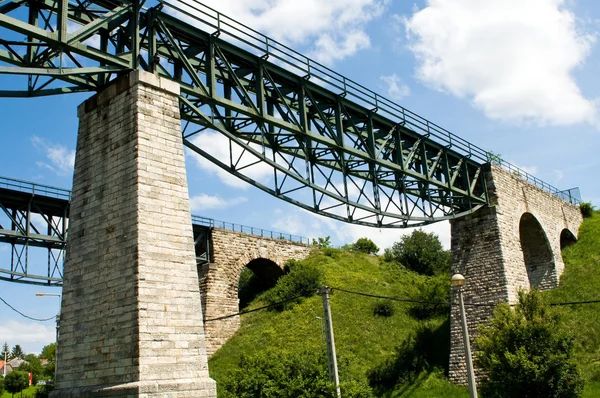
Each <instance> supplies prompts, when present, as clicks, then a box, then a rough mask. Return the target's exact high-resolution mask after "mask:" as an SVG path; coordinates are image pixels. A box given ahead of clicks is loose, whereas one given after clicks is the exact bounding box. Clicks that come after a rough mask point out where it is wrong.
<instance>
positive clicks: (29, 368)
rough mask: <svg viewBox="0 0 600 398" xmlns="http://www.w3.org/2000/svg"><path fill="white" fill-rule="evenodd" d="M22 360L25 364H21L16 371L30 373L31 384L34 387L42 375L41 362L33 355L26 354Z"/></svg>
mask: <svg viewBox="0 0 600 398" xmlns="http://www.w3.org/2000/svg"><path fill="white" fill-rule="evenodd" d="M23 359H25V361H27V362H23V363H22V364H21V365H19V368H18V369H19V370H22V371H25V372H27V373H31V378H32V383H33V384H34V385H36V384H37V382H38V380H39V378H40V376H42V375H43V374H44V367H43V366H42V361H41V360H40V359H39V358H38V357H37V356H36V355H35V354H27V355H25V357H24V358H23Z"/></svg>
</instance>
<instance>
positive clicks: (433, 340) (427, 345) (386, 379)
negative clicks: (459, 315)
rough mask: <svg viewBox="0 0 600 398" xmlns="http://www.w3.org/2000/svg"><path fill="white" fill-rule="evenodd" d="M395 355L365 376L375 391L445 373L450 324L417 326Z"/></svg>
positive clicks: (448, 354) (446, 369)
mask: <svg viewBox="0 0 600 398" xmlns="http://www.w3.org/2000/svg"><path fill="white" fill-rule="evenodd" d="M395 351H396V352H395V355H394V356H393V357H390V358H388V359H387V360H385V361H383V362H382V363H380V364H379V365H378V366H376V367H375V368H374V369H372V370H371V371H370V372H369V374H368V375H367V377H368V379H369V384H370V385H371V387H373V388H374V389H375V390H376V391H383V390H387V389H391V388H394V386H396V385H398V384H401V383H406V382H412V381H414V380H415V379H416V378H417V377H418V376H419V374H420V373H422V372H424V371H426V372H433V371H438V370H441V371H444V373H447V371H448V357H449V356H450V320H449V319H448V320H446V321H445V322H444V323H443V324H442V325H440V326H435V324H433V323H428V322H426V323H423V324H421V325H419V327H418V328H417V331H416V332H415V333H413V334H411V335H409V336H408V338H407V339H406V340H404V341H403V342H402V344H401V345H400V346H398V347H397V348H396V350H395Z"/></svg>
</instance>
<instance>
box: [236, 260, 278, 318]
mask: <svg viewBox="0 0 600 398" xmlns="http://www.w3.org/2000/svg"><path fill="white" fill-rule="evenodd" d="M246 269H247V270H248V271H249V272H250V273H251V275H247V276H246V275H245V276H244V277H242V275H244V270H246ZM283 274H284V272H283V269H281V267H280V266H279V265H277V264H276V263H275V262H274V261H272V260H270V259H268V258H263V257H259V258H255V259H253V260H250V262H249V263H248V264H246V266H245V267H244V268H243V269H242V270H241V271H240V277H239V280H238V289H237V297H238V302H239V308H240V310H241V309H242V308H244V307H245V306H246V305H247V304H248V303H249V302H250V301H252V300H253V299H254V298H255V297H256V296H257V295H258V294H260V293H262V292H264V291H265V290H267V289H270V288H272V287H273V286H275V284H276V283H277V280H278V279H279V278H281V277H282V276H283ZM242 285H243V286H242Z"/></svg>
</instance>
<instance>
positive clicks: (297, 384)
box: [219, 351, 373, 398]
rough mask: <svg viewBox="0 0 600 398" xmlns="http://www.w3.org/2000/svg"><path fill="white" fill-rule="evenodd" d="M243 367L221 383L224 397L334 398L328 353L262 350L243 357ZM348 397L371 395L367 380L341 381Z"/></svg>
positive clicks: (369, 397)
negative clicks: (328, 365) (363, 381)
mask: <svg viewBox="0 0 600 398" xmlns="http://www.w3.org/2000/svg"><path fill="white" fill-rule="evenodd" d="M238 366H239V367H238V368H237V369H236V370H235V371H234V372H232V373H231V374H229V375H228V376H227V377H225V378H224V379H223V380H222V381H221V382H220V384H219V397H220V398H234V397H235V398H261V397H264V398H271V397H273V398H275V397H277V398H311V397H323V398H334V397H335V396H336V395H335V388H334V385H333V383H331V382H330V381H329V376H328V370H327V369H328V367H327V354H326V353H325V352H319V351H317V352H315V351H305V352H295V353H285V354H284V353H281V352H273V351H272V352H262V353H258V354H255V355H253V356H242V358H241V359H240V362H239V365H238ZM341 388H342V393H343V396H344V397H348V398H371V397H372V396H373V394H372V392H371V389H370V388H369V386H368V385H366V384H365V383H361V382H360V381H357V380H349V381H348V382H347V383H342V384H341Z"/></svg>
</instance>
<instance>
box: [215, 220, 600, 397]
mask: <svg viewBox="0 0 600 398" xmlns="http://www.w3.org/2000/svg"><path fill="white" fill-rule="evenodd" d="M563 257H564V261H565V264H566V272H565V274H564V276H563V278H562V280H561V287H560V288H559V289H556V290H554V291H551V292H548V293H546V295H547V296H548V300H549V301H552V302H564V301H580V300H586V299H596V298H600V294H598V293H597V291H598V287H600V215H598V214H596V215H595V216H594V217H593V218H591V219H586V221H585V223H584V225H583V226H582V228H581V230H580V240H579V242H578V243H576V244H574V245H572V246H570V247H569V248H567V249H566V250H565V251H564V253H563ZM303 263H305V264H309V265H314V266H316V267H318V268H320V269H321V270H323V272H324V274H325V283H326V284H327V285H328V286H332V287H334V288H336V287H337V288H342V289H346V290H350V291H359V292H365V293H370V294H373V295H380V296H396V297H416V296H417V295H418V292H419V290H420V289H421V288H422V286H423V284H424V283H428V279H431V278H427V277H423V276H420V275H417V274H414V273H412V272H409V271H406V270H404V269H402V268H401V267H399V266H398V265H397V264H394V263H386V262H384V261H382V260H381V258H380V257H377V256H370V255H366V254H361V253H354V252H349V251H345V250H341V249H326V250H316V251H315V252H314V253H312V254H311V255H310V256H309V257H308V258H307V259H306V260H304V261H303ZM429 283H431V281H429ZM381 303H382V299H377V298H371V297H364V296H359V295H354V294H349V293H345V292H342V291H339V290H337V291H334V294H333V295H332V296H331V309H332V314H333V325H334V330H335V339H336V348H337V356H338V361H339V363H340V379H341V381H342V383H343V382H344V381H345V380H363V381H364V382H366V380H367V376H368V375H369V374H373V371H374V370H375V369H379V373H378V374H380V375H381V374H382V375H383V376H385V375H386V374H388V373H390V371H391V372H398V370H397V369H402V372H406V374H407V379H406V381H405V382H404V383H400V384H398V385H396V386H395V387H384V388H380V389H378V390H377V392H376V394H377V396H383V397H411V398H421V397H428V398H430V397H444V398H454V397H468V392H467V390H466V389H465V388H462V387H457V386H454V385H453V384H452V383H450V382H449V381H448V380H447V379H446V377H445V375H444V373H445V371H446V369H445V368H446V367H447V362H448V353H449V327H448V319H447V316H444V315H441V316H437V317H434V318H431V319H428V320H419V319H417V318H416V317H415V316H414V312H413V309H412V305H410V304H405V303H397V302H394V303H390V302H386V303H385V305H391V306H392V308H393V314H392V315H391V316H388V317H385V316H378V315H375V314H374V307H375V306H376V305H378V304H381ZM262 305H264V294H263V295H259V296H258V297H257V298H256V299H255V300H254V301H253V302H252V303H251V304H250V305H249V307H248V308H256V307H260V306H262ZM557 311H559V312H560V313H561V315H562V316H563V318H564V325H565V327H567V328H569V329H570V330H572V331H573V332H574V333H575V334H576V335H575V337H576V341H577V358H578V359H579V362H580V364H581V369H582V373H583V374H584V376H585V377H586V379H587V380H589V382H588V383H587V386H586V394H585V396H589V397H593V396H600V393H599V392H600V362H599V360H600V317H599V316H598V315H597V314H598V313H599V311H600V304H593V305H578V306H564V307H559V308H557ZM317 317H323V309H322V302H321V297H320V296H313V297H310V298H306V299H303V300H302V301H301V302H300V303H297V304H293V305H290V306H288V307H287V308H286V309H285V310H283V311H278V310H262V311H257V312H254V313H250V314H247V315H243V316H242V318H241V322H242V326H241V328H240V330H239V331H238V332H237V333H236V335H235V336H234V337H233V338H232V339H231V340H230V341H229V342H227V344H225V345H224V346H223V347H222V348H221V349H220V350H219V351H217V352H216V353H215V354H214V356H213V357H212V358H211V359H210V361H209V366H210V373H211V377H213V378H214V379H216V380H217V382H220V381H223V380H225V379H227V377H228V376H229V375H231V374H232V373H233V372H235V371H236V369H237V368H238V366H239V365H240V361H243V358H247V357H252V356H256V355H260V354H263V355H266V356H269V355H273V356H274V355H279V356H283V357H285V356H286V355H289V356H293V355H298V354H300V355H308V354H302V353H316V354H315V355H317V356H318V355H319V354H320V353H322V355H323V356H324V355H325V354H324V343H323V337H322V329H321V327H322V326H321V320H320V319H319V318H317ZM411 336H412V339H411ZM411 342H412V344H409V343H411ZM390 364H396V368H392V367H391V365H390ZM398 366H399V367H400V368H398ZM411 371H413V372H412V374H411ZM408 376H410V377H408ZM384 378H385V377H384ZM393 384H394V383H392V385H393Z"/></svg>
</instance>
